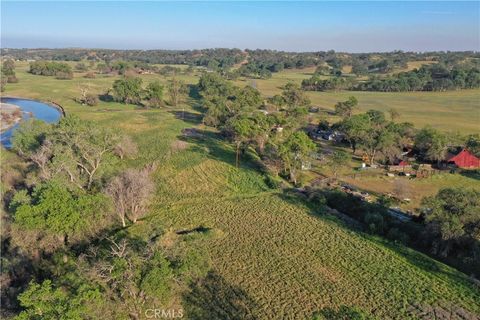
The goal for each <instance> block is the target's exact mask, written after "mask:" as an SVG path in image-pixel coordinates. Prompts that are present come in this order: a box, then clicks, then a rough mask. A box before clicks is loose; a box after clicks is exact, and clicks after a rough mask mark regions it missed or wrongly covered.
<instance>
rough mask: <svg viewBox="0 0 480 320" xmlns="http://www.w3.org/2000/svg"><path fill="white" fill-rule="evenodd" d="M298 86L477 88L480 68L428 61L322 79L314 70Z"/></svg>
mask: <svg viewBox="0 0 480 320" xmlns="http://www.w3.org/2000/svg"><path fill="white" fill-rule="evenodd" d="M302 88H303V89H304V90H309V91H327V90H353V91H381V92H405V91H446V90H457V89H474V88H480V69H479V68H478V67H471V66H464V65H461V64H460V65H455V66H454V67H452V68H450V69H449V68H447V67H446V65H444V64H432V65H423V66H421V67H420V68H419V69H414V70H412V71H408V72H400V73H396V74H392V75H389V76H386V77H380V76H374V77H370V78H369V79H368V80H366V81H359V80H357V79H355V78H353V77H342V76H338V75H335V76H333V77H330V78H327V79H325V78H324V77H322V75H321V74H318V73H316V74H314V75H313V76H312V77H311V78H309V79H304V80H303V81H302Z"/></svg>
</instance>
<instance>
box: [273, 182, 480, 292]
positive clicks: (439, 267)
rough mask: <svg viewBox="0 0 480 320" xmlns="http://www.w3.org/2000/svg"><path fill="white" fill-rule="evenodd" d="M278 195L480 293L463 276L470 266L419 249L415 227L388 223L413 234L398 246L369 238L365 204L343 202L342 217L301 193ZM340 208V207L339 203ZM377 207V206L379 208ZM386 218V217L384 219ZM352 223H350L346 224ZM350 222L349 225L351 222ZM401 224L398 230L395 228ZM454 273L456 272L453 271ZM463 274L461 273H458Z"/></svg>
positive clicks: (291, 191) (289, 191)
mask: <svg viewBox="0 0 480 320" xmlns="http://www.w3.org/2000/svg"><path fill="white" fill-rule="evenodd" d="M278 196H279V197H280V198H281V199H283V200H285V201H287V202H289V203H291V204H293V205H301V206H304V207H306V208H307V209H308V211H309V214H311V215H313V216H315V217H317V218H318V219H322V220H328V221H331V222H332V223H335V224H336V225H337V226H338V227H340V228H344V229H347V230H349V231H352V232H355V233H357V234H360V235H362V236H363V237H364V238H365V240H368V241H371V242H373V243H375V244H377V245H379V246H382V247H384V248H387V249H389V250H390V251H391V252H392V253H394V254H397V255H399V256H401V257H402V258H403V259H405V260H407V261H408V262H409V263H410V264H412V265H414V266H415V267H418V268H419V269H421V270H422V271H424V272H427V273H430V274H435V273H437V274H440V275H443V276H446V277H448V281H450V282H451V283H452V284H454V283H455V284H456V285H458V286H463V287H468V288H469V289H472V290H474V291H476V292H478V293H479V294H480V291H479V289H478V288H476V287H475V285H474V284H473V282H472V281H471V279H469V278H468V277H467V275H466V274H465V272H472V273H473V270H471V267H470V266H459V265H457V264H455V263H452V262H451V261H448V260H445V259H441V258H440V257H438V256H435V255H433V254H432V253H431V252H430V251H429V250H428V249H427V248H425V247H423V246H422V243H421V242H422V238H421V237H420V234H421V228H420V229H419V228H418V224H416V223H413V222H409V225H407V223H403V222H398V223H392V222H389V223H391V228H390V229H392V228H395V227H396V228H400V230H401V231H403V232H405V233H406V230H405V228H411V230H410V232H408V235H409V236H412V234H413V235H415V234H416V236H417V237H416V238H413V237H412V238H411V239H410V241H409V244H408V245H403V244H401V243H398V242H395V241H391V240H388V239H387V238H386V235H373V234H371V233H368V232H367V230H368V228H367V225H366V224H365V223H364V222H363V221H362V217H363V215H364V214H365V212H364V211H365V210H367V211H369V212H375V211H372V210H374V207H369V206H368V205H367V206H366V204H365V203H363V202H361V201H360V200H358V201H355V202H346V203H345V205H348V204H349V205H350V206H353V207H355V208H353V209H352V210H353V211H352V212H350V213H349V214H346V213H344V214H343V216H345V217H342V215H332V214H328V210H327V209H326V208H327V207H325V205H329V202H328V201H325V202H324V201H322V200H320V201H317V202H316V201H315V200H312V198H311V197H310V196H309V195H307V194H306V192H304V191H303V189H302V190H294V189H286V190H284V191H283V192H282V193H279V194H278ZM335 199H336V200H335V201H339V202H343V201H344V198H342V197H339V198H335ZM342 205H343V204H342ZM341 208H342V206H340V212H343V211H342V209H341ZM379 208H381V206H380V205H379ZM386 217H387V218H388V216H386ZM349 220H353V221H349ZM352 222H353V223H352ZM399 224H401V227H399ZM445 264H448V265H449V266H450V267H447V266H446V265H445ZM456 271H458V272H456ZM462 272H463V273H462Z"/></svg>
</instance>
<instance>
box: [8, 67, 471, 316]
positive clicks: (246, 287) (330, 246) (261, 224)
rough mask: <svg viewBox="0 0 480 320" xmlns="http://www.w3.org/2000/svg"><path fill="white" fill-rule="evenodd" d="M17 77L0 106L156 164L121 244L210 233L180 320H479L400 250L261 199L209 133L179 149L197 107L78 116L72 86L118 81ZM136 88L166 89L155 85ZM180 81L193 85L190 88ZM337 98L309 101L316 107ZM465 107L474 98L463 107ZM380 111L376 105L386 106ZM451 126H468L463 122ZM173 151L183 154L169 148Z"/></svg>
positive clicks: (107, 107) (262, 186)
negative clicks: (146, 202) (96, 132)
mask: <svg viewBox="0 0 480 320" xmlns="http://www.w3.org/2000/svg"><path fill="white" fill-rule="evenodd" d="M19 69H20V68H19ZM24 70H25V68H24ZM17 76H18V78H19V80H20V82H19V83H18V84H14V85H10V84H9V85H8V87H7V91H6V94H10V95H17V96H24V97H30V98H38V99H42V100H55V101H58V102H60V103H61V104H62V105H64V106H65V108H66V111H67V113H73V114H77V115H79V116H80V117H82V118H84V119H90V120H93V121H96V123H97V124H98V125H103V126H107V127H115V128H118V129H120V130H122V132H125V133H128V134H131V135H132V136H133V137H134V139H135V140H136V142H137V143H138V145H139V148H140V154H139V156H138V158H137V159H136V160H135V161H132V165H135V166H141V165H143V164H146V163H149V162H152V161H157V162H158V163H159V169H158V170H157V172H156V174H155V181H156V184H157V187H158V188H157V192H156V195H155V199H154V203H153V206H152V208H151V212H150V214H149V215H148V216H147V217H146V218H145V219H143V220H141V221H140V222H139V223H138V224H136V225H134V226H133V227H130V228H129V229H128V232H130V233H132V234H134V235H137V236H139V237H143V238H149V236H150V235H151V234H152V233H153V232H156V231H155V230H158V228H161V229H163V230H165V231H166V232H171V233H173V234H174V231H176V230H185V229H190V228H194V227H198V226H204V227H205V228H209V231H208V232H207V233H206V234H205V235H202V234H200V235H198V236H199V237H204V238H202V239H203V240H202V241H201V244H200V245H201V246H202V247H203V248H205V249H206V250H207V252H208V253H209V255H210V258H211V262H212V266H213V270H212V274H211V278H210V280H209V279H207V280H206V281H204V282H202V283H200V284H198V285H197V286H196V287H194V288H193V289H194V290H193V291H192V292H191V293H185V294H184V295H183V296H180V297H179V298H178V299H179V301H183V306H184V308H185V310H186V313H187V317H188V318H192V319H204V318H205V316H203V317H202V314H203V315H205V314H208V315H209V316H210V318H211V319H225V318H235V319H252V318H258V319H308V318H310V317H311V315H312V313H313V312H314V311H318V310H321V309H322V308H326V307H333V308H336V307H339V306H341V305H348V306H357V307H359V308H361V309H363V310H365V311H367V312H369V313H371V314H374V315H375V316H377V317H378V318H379V319H407V318H409V317H412V318H415V317H413V316H409V314H410V312H411V310H412V309H415V308H419V309H428V308H429V307H430V306H435V307H439V306H440V307H442V308H444V309H445V310H450V308H451V307H452V306H453V307H454V308H463V309H466V310H469V311H470V313H473V314H480V303H479V301H480V291H479V289H478V288H475V287H474V286H473V285H472V284H471V283H470V282H469V280H468V277H467V276H466V275H464V274H462V273H460V272H458V271H456V270H454V269H452V268H450V267H447V266H446V265H444V264H442V263H439V262H436V261H434V260H432V259H430V258H428V257H427V256H425V255H423V254H420V253H418V252H415V251H413V250H410V249H407V248H405V247H403V246H401V245H397V244H393V243H389V242H386V241H382V240H380V239H378V238H376V237H372V236H369V235H366V234H363V233H359V232H356V231H353V230H351V229H349V228H348V227H347V226H345V225H343V224H342V223H340V222H338V221H337V220H335V219H333V218H331V217H328V216H326V215H322V212H319V210H318V209H315V208H308V207H307V206H305V205H304V204H303V203H300V202H298V200H297V199H295V198H289V197H287V196H285V195H284V194H283V193H281V192H280V191H279V190H274V189H269V188H268V187H267V185H266V183H265V181H264V177H263V176H262V175H261V174H260V173H259V172H258V170H257V168H256V167H255V165H254V163H253V162H252V161H248V160H247V159H242V165H241V167H240V168H239V169H236V168H235V166H234V162H235V161H234V158H235V156H234V151H233V149H232V147H231V146H229V145H227V144H226V143H225V142H223V140H220V139H218V138H217V137H216V135H215V132H213V131H211V130H208V129H207V131H205V133H204V136H203V137H202V138H195V139H193V138H185V137H183V136H182V134H181V130H182V129H183V128H187V127H197V128H199V129H200V130H204V129H206V128H204V127H203V126H202V125H201V124H199V121H198V117H195V115H197V112H196V111H195V110H194V109H193V108H192V107H191V105H192V104H193V103H194V102H195V101H191V102H190V103H189V104H188V105H186V106H185V108H186V111H187V112H189V114H190V117H188V118H187V120H185V121H184V120H181V119H179V118H178V117H177V116H176V114H175V112H176V111H177V112H178V111H179V110H180V109H177V110H175V109H171V108H165V109H160V110H144V109H141V108H137V107H134V106H131V105H123V104H119V103H106V102H101V103H100V104H99V105H98V106H96V107H86V106H80V105H78V104H77V103H75V102H74V101H73V100H72V97H74V96H76V95H77V94H78V93H77V89H76V86H77V84H78V83H82V82H91V83H92V84H93V85H94V87H95V89H96V90H98V92H102V90H105V89H107V88H108V87H109V86H110V85H111V83H112V82H113V80H114V79H115V78H116V77H106V78H104V77H99V78H97V79H95V80H86V79H83V78H77V77H76V78H75V79H74V80H70V81H63V80H56V79H54V78H52V77H42V76H33V75H29V74H27V73H25V72H24V71H22V70H18V71H17ZM76 76H77V75H76ZM304 76H305V77H308V74H307V75H302V74H300V73H298V72H284V73H281V74H279V75H275V76H274V79H273V81H271V82H272V83H275V81H276V84H273V86H272V87H271V88H273V89H272V91H268V89H267V85H266V84H267V83H269V82H263V81H257V84H258V86H259V88H260V89H261V90H262V91H263V92H264V94H266V95H268V94H271V93H272V92H273V91H279V89H276V86H277V85H281V83H284V82H285V80H286V79H287V78H289V77H293V78H295V79H296V80H297V81H298V80H300V79H301V78H302V77H304ZM142 78H143V79H145V81H151V80H154V79H159V80H161V81H166V79H164V78H162V77H159V76H156V75H148V76H142ZM184 79H185V81H187V82H190V83H193V82H196V79H195V78H194V77H184ZM279 79H281V80H279ZM264 85H265V87H263V86H264ZM269 85H270V84H269ZM347 95H348V93H339V94H334V93H328V94H318V96H319V97H324V98H322V99H321V101H322V104H321V105H322V106H326V107H327V106H330V107H331V106H332V105H333V103H334V101H336V100H337V99H338V100H342V99H343V98H344V97H346V96H347ZM475 95H476V96H478V91H475V94H473V95H472V97H471V99H473V96H475ZM313 96H314V97H315V96H316V94H314V95H313ZM374 96H375V94H371V96H370V100H368V99H367V98H366V97H367V95H366V96H365V97H362V96H360V95H358V97H359V100H360V104H361V106H362V108H364V107H365V104H366V103H367V102H366V101H370V102H369V103H371V104H375V102H374V101H375V99H374V98H373V97H374ZM379 96H383V95H379ZM327 97H330V98H329V99H330V100H328V99H327ZM457 98H458V99H461V101H464V100H463V99H464V98H460V95H458V96H457ZM389 99H391V98H383V101H394V100H389ZM410 99H411V100H410V101H415V99H414V98H413V97H410ZM406 100H407V101H408V99H406ZM438 100H441V99H438ZM315 103H318V104H319V105H320V103H319V102H315ZM399 103H400V102H399ZM450 103H452V102H450ZM452 104H453V103H452ZM380 105H381V103H380ZM410 108H411V109H412V110H415V107H413V106H411V107H410ZM400 112H402V110H400ZM412 112H413V111H412ZM413 114H415V113H413ZM405 117H406V115H405ZM459 117H460V118H462V117H464V118H463V119H464V120H468V121H470V122H469V123H472V120H471V119H468V116H462V115H460V116H459ZM470 117H471V115H470ZM405 120H407V119H405ZM460 126H461V125H460V124H458V128H460ZM180 140H182V141H185V142H187V145H186V147H185V146H184V147H182V148H178V145H182V144H179V143H178V142H179V141H180ZM2 153H4V152H2ZM2 158H3V159H6V158H7V157H3V156H2ZM219 293H221V294H219ZM430 316H431V317H433V315H430Z"/></svg>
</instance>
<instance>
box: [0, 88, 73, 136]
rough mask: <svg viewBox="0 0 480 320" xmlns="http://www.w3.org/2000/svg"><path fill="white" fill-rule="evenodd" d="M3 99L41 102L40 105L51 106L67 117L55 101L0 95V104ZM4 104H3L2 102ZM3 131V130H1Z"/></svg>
mask: <svg viewBox="0 0 480 320" xmlns="http://www.w3.org/2000/svg"><path fill="white" fill-rule="evenodd" d="M3 99H22V100H31V101H37V102H41V103H44V104H47V105H49V106H51V107H52V108H55V109H57V110H58V111H60V114H61V115H62V116H63V117H65V116H66V115H67V113H66V112H65V108H63V107H62V105H60V104H59V103H57V102H55V101H44V100H40V99H33V98H25V97H18V96H10V95H7V96H5V95H0V102H2V100H3ZM2 103H4V102H2ZM7 104H12V103H7ZM2 131H3V130H2Z"/></svg>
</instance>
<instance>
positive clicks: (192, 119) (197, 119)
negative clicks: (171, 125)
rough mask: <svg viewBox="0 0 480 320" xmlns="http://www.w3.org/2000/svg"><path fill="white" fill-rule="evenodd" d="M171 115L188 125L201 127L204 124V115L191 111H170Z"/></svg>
mask: <svg viewBox="0 0 480 320" xmlns="http://www.w3.org/2000/svg"><path fill="white" fill-rule="evenodd" d="M169 113H171V114H173V115H174V116H175V118H176V119H179V120H182V121H184V122H186V123H189V124H193V125H199V124H200V123H202V118H203V117H202V115H201V114H199V113H193V112H189V111H179V110H176V111H169Z"/></svg>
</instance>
